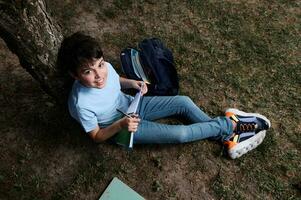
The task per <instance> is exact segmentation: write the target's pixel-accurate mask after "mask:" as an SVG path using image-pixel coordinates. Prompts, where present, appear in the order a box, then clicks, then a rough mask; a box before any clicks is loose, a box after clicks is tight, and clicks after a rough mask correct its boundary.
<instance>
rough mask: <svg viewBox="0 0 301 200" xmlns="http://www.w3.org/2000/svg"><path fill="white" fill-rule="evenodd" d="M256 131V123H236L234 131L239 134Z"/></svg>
mask: <svg viewBox="0 0 301 200" xmlns="http://www.w3.org/2000/svg"><path fill="white" fill-rule="evenodd" d="M255 129H256V123H254V122H253V123H238V124H237V127H236V130H238V131H239V132H249V131H254V130H255Z"/></svg>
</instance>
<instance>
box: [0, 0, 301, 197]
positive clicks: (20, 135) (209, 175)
mask: <svg viewBox="0 0 301 200" xmlns="http://www.w3.org/2000/svg"><path fill="white" fill-rule="evenodd" d="M51 2H52V3H51ZM51 2H50V3H49V5H48V7H49V9H50V10H51V13H52V15H53V17H54V18H55V19H56V20H57V21H58V22H59V23H60V24H61V26H62V29H63V32H64V33H65V34H66V35H69V34H71V33H72V32H74V31H76V30H81V29H85V31H87V32H90V33H91V34H92V35H93V36H97V37H98V38H99V39H100V41H101V42H102V46H103V49H104V50H105V58H106V59H107V60H108V61H110V62H111V63H112V64H113V65H114V66H116V68H117V71H119V72H120V71H121V69H120V61H119V53H120V51H121V50H122V49H123V48H125V47H127V46H134V47H135V46H137V43H138V42H139V41H141V40H142V39H144V38H147V37H159V38H161V39H162V40H163V41H164V42H165V43H166V45H167V46H168V47H169V48H170V49H172V51H173V54H174V57H175V62H176V67H177V71H178V73H179V77H180V94H183V95H188V96H190V97H191V98H192V99H193V100H194V101H195V102H196V103H197V104H198V105H199V106H200V107H201V108H202V109H204V111H205V112H206V113H208V114H210V115H211V116H218V115H222V114H223V110H225V108H227V107H237V108H239V109H242V110H246V111H252V112H253V111H257V112H260V113H263V114H264V115H266V116H268V118H270V119H271V122H272V128H271V130H269V131H268V132H267V137H266V139H265V140H264V142H263V143H262V144H261V145H260V146H259V147H258V148H257V149H256V150H254V151H252V152H251V153H249V154H247V155H245V156H243V157H242V158H240V159H237V160H234V161H233V160H230V159H228V158H227V157H226V156H225V155H223V154H222V153H221V152H222V148H221V147H220V145H219V144H217V143H215V142H211V141H201V142H195V143H191V144H187V145H166V146H158V145H146V146H138V147H136V148H135V150H134V151H133V152H132V153H128V152H125V151H123V150H121V149H118V148H117V147H115V146H112V145H109V144H101V145H98V146H97V145H95V144H93V143H92V142H91V141H90V140H89V138H88V137H85V136H84V134H83V133H82V132H81V130H80V127H79V126H78V125H76V124H75V123H74V122H73V121H71V120H70V119H69V118H68V116H66V113H65V112H64V111H63V110H61V109H60V108H57V107H56V106H53V105H52V100H51V99H49V98H48V97H47V96H46V97H45V94H44V93H43V92H41V91H40V90H39V89H37V87H38V86H37V85H36V83H34V82H33V81H28V80H31V79H30V78H28V77H27V78H25V77H24V76H23V75H22V76H19V75H18V73H14V71H10V70H4V73H2V75H1V76H0V77H1V80H3V81H4V82H8V83H9V86H7V87H6V86H3V88H4V87H6V88H4V90H3V91H4V95H3V98H2V97H1V99H0V101H1V103H2V104H3V106H2V108H3V109H2V110H3V111H2V112H3V115H2V117H1V118H0V122H1V126H0V127H1V130H2V132H3V133H4V135H3V142H1V146H0V149H1V152H3V154H2V156H1V157H0V158H1V163H3V164H1V166H0V186H1V189H0V198H3V199H5V198H6V199H16V198H18V199H20V198H19V197H22V198H23V199H74V198H76V199H97V198H98V197H99V196H100V194H101V192H102V191H103V190H104V189H105V187H106V185H107V184H108V183H109V181H110V180H111V179H112V177H114V176H118V177H120V178H121V179H122V180H123V181H125V182H126V183H127V184H129V185H130V186H131V187H133V188H134V189H135V190H137V191H138V192H139V193H141V194H143V195H144V196H145V197H146V198H148V199H190V198H192V199H193V198H196V199H197V198H199V197H200V196H201V195H208V196H204V197H208V199H209V198H214V199H300V198H301V196H300V195H301V191H300V190H301V189H300V185H301V182H300V180H301V173H300V163H301V157H300V150H301V149H300V147H301V137H300V131H301V124H300V121H301V110H300V107H301V96H300V94H301V78H300V77H301V68H300V66H301V61H300V55H301V54H300V24H301V23H300V3H299V2H298V1H285V0H282V1H280V0H279V1H276V0H273V1H254V2H255V3H252V2H253V1H199V0H192V1H184V2H182V1H177V0H175V1H171V2H170V1H163V0H162V1H159V2H157V1H150V0H139V1H132V0H127V1H121V0H114V1H111V2H105V1H89V2H88V1H87V2H81V1H77V0H74V1H70V2H61V1H54V2H53V1H51ZM63 6H64V8H63ZM88 15H89V16H90V15H92V16H95V19H94V18H91V17H90V18H86V16H88ZM89 20H92V21H89ZM93 20H96V24H93V23H92V22H93ZM1 58H3V59H2V60H4V61H3V62H5V63H4V64H3V66H5V67H6V69H9V67H10V65H11V64H10V62H11V61H9V60H8V61H6V54H3V55H2V54H1ZM9 77H13V79H14V81H10V80H11V79H10V78H9ZM22 83H26V84H25V85H24V84H22ZM1 87H2V86H1ZM18 91H21V92H19V93H18ZM47 102H48V103H47ZM49 102H50V103H49ZM5 105H10V107H8V106H5ZM4 124H5V125H4ZM6 143H10V144H14V145H11V146H7V145H5V144H6ZM65 151H66V152H65ZM63 152H64V153H63ZM53 156H55V157H53ZM2 160H5V161H6V162H5V163H4V162H2ZM52 161H53V162H55V163H56V165H51V162H52ZM42 166H46V171H45V172H44V173H41V172H39V173H38V172H37V169H40V168H41V167H42ZM52 171H54V172H56V173H57V174H58V175H53V174H51V173H50V172H52ZM173 172H174V173H177V175H178V176H180V175H181V173H179V172H182V173H183V174H184V175H183V177H180V178H179V179H177V178H178V177H177V176H173V174H172V173H173ZM60 176H61V177H62V178H61V179H60ZM180 184H186V185H183V188H186V193H185V190H184V189H183V190H184V191H182V190H179V185H180ZM180 189H181V188H180ZM204 191H205V192H204ZM185 195H186V196H185ZM198 195H199V196H198ZM185 197H186V198H185Z"/></svg>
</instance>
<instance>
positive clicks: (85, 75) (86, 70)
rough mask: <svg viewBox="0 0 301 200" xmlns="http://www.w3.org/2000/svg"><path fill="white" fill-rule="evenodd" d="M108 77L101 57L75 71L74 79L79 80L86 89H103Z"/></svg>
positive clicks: (106, 68)
mask: <svg viewBox="0 0 301 200" xmlns="http://www.w3.org/2000/svg"><path fill="white" fill-rule="evenodd" d="M107 77H108V67H107V64H106V62H105V61H104V59H103V57H101V58H100V59H95V61H94V62H93V63H92V64H90V65H87V66H83V67H80V68H79V69H77V75H76V76H75V75H74V78H75V79H77V80H79V81H80V82H81V84H83V85H84V86H86V87H93V88H99V89H101V88H104V87H105V85H106V82H107Z"/></svg>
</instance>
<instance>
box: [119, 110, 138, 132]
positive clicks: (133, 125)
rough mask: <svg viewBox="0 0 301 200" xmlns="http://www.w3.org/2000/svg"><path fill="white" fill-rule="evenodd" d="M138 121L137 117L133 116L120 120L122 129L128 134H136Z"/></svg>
mask: <svg viewBox="0 0 301 200" xmlns="http://www.w3.org/2000/svg"><path fill="white" fill-rule="evenodd" d="M139 122H140V119H139V118H138V115H136V114H134V115H131V117H123V118H122V119H121V126H122V128H127V129H128V131H129V132H136V131H137V129H138V125H139Z"/></svg>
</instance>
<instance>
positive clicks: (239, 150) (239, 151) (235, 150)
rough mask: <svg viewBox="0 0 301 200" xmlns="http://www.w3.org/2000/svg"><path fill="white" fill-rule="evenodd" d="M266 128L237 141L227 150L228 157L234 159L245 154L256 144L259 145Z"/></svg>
mask: <svg viewBox="0 0 301 200" xmlns="http://www.w3.org/2000/svg"><path fill="white" fill-rule="evenodd" d="M265 135H266V130H263V131H260V132H258V133H257V134H256V135H254V136H253V137H251V138H249V139H248V140H245V141H243V142H240V143H237V144H236V145H235V146H234V147H232V148H231V149H229V150H228V154H229V156H230V158H232V159H236V158H239V157H241V156H242V155H244V154H246V153H247V152H249V151H251V150H253V149H255V148H256V147H257V146H258V145H260V144H261V143H262V141H263V139H264V138H265Z"/></svg>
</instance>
